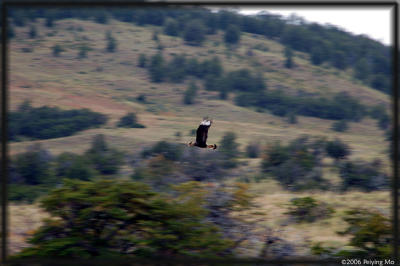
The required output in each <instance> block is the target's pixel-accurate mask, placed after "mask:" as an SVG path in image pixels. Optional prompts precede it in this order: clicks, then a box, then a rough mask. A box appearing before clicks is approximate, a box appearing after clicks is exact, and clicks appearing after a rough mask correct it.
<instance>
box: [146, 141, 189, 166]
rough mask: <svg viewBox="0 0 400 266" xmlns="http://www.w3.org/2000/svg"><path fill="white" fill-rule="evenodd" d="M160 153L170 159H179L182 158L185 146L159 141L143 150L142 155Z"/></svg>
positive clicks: (147, 155)
mask: <svg viewBox="0 0 400 266" xmlns="http://www.w3.org/2000/svg"><path fill="white" fill-rule="evenodd" d="M160 154H161V155H163V156H164V157H165V158H166V159H168V160H171V161H178V160H180V159H181V158H182V155H183V147H182V145H179V144H174V143H169V142H166V141H159V142H157V143H156V144H155V145H154V146H153V147H151V148H148V149H144V150H143V151H142V157H144V158H146V157H149V156H155V155H160Z"/></svg>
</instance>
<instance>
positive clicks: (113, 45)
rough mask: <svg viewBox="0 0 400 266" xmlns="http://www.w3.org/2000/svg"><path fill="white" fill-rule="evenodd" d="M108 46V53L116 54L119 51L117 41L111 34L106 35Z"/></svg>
mask: <svg viewBox="0 0 400 266" xmlns="http://www.w3.org/2000/svg"><path fill="white" fill-rule="evenodd" d="M106 40H107V46H106V51H107V52H109V53H114V52H115V51H116V50H117V40H116V39H115V38H114V37H113V36H112V35H111V32H110V31H108V32H107V33H106Z"/></svg>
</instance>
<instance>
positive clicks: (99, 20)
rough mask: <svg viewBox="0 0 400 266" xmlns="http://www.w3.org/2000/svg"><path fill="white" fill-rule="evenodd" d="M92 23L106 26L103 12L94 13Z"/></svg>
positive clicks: (106, 18)
mask: <svg viewBox="0 0 400 266" xmlns="http://www.w3.org/2000/svg"><path fill="white" fill-rule="evenodd" d="M94 21H96V22H97V23H100V24H107V23H108V15H107V13H106V12H105V11H100V10H99V12H97V13H96V15H95V17H94Z"/></svg>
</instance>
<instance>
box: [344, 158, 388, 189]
mask: <svg viewBox="0 0 400 266" xmlns="http://www.w3.org/2000/svg"><path fill="white" fill-rule="evenodd" d="M339 168H340V178H341V179H342V185H341V187H342V190H348V189H351V188H358V189H362V190H364V191H373V190H380V189H385V188H387V187H388V185H389V178H388V176H387V175H386V174H385V173H384V172H383V171H382V163H381V162H380V161H379V160H374V161H372V162H365V161H360V160H359V161H347V162H344V163H343V164H341V165H340V167H339Z"/></svg>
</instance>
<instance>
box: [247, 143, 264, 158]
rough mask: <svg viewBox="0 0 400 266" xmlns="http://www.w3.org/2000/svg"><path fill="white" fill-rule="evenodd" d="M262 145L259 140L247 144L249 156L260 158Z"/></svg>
mask: <svg viewBox="0 0 400 266" xmlns="http://www.w3.org/2000/svg"><path fill="white" fill-rule="evenodd" d="M260 152H261V150H260V145H259V144H258V143H257V142H252V143H249V144H248V145H247V146H246V155H247V157H249V158H258V157H259V156H260Z"/></svg>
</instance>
